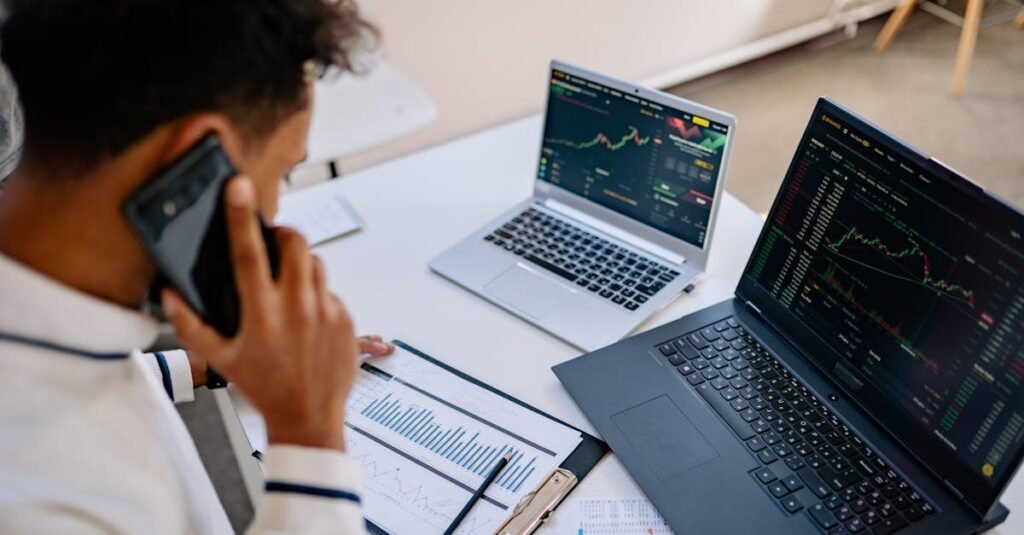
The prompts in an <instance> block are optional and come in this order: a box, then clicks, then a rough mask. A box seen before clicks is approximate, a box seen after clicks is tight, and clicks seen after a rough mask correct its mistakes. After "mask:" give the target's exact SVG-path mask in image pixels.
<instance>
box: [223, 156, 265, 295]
mask: <svg viewBox="0 0 1024 535" xmlns="http://www.w3.org/2000/svg"><path fill="white" fill-rule="evenodd" d="M227 188H228V189H227V195H226V196H225V197H226V199H225V202H226V204H227V205H226V207H225V208H226V210H227V220H228V241H229V242H230V245H231V261H232V264H233V265H234V270H235V280H236V282H237V285H238V293H239V298H240V300H241V302H242V304H243V306H244V305H245V303H246V302H247V301H254V300H259V299H260V298H261V297H262V296H263V295H265V293H266V292H268V291H269V290H270V288H271V285H272V282H271V277H270V260H268V259H267V246H266V244H265V243H263V236H262V234H261V233H260V225H259V221H258V219H257V215H256V214H257V210H256V191H255V190H254V189H253V186H252V181H251V180H249V179H248V178H246V177H243V176H238V177H235V178H233V179H231V182H229V183H228V186H227Z"/></svg>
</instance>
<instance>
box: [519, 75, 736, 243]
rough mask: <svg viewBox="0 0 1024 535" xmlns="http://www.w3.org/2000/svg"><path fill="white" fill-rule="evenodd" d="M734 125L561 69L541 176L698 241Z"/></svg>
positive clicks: (547, 128)
mask: <svg viewBox="0 0 1024 535" xmlns="http://www.w3.org/2000/svg"><path fill="white" fill-rule="evenodd" d="M728 136H729V131H728V127H727V126H725V125H723V124H719V123H716V122H714V121H711V120H709V119H707V118H704V117H700V116H696V115H693V114H691V113H687V112H685V111H682V110H675V109H672V108H668V107H665V106H662V105H659V104H657V103H654V102H651V101H648V100H646V99H643V98H638V97H635V96H633V95H629V94H625V93H623V92H621V91H617V90H615V89H612V88H609V87H606V86H604V85H601V84H597V83H594V82H592V81H589V80H584V79H582V78H579V77H575V76H572V75H569V74H566V73H563V72H561V71H554V72H553V73H552V77H551V86H550V94H549V96H548V111H547V120H546V122H545V130H544V140H543V146H542V149H541V155H540V164H539V165H538V178H540V179H541V180H545V181H547V182H550V183H552V184H556V185H558V186H560V187H562V188H565V189H567V190H569V191H571V192H573V193H576V194H577V195H581V196H583V197H585V198H587V199H589V200H591V201H594V202H596V203H598V204H601V205H603V206H606V207H608V208H611V209H612V210H615V211H617V212H619V213H622V214H624V215H626V216H628V217H631V218H633V219H636V220H638V221H640V222H642V223H645V224H648V225H651V226H653V227H655V228H657V229H659V230H662V231H663V232H666V233H668V234H670V235H672V236H675V237H677V238H680V239H683V240H686V241H688V242H690V243H692V244H694V245H697V246H703V245H704V239H705V237H706V233H707V227H708V221H709V219H710V217H711V207H712V203H713V202H714V200H715V198H714V196H715V189H716V186H717V183H718V180H719V175H720V172H721V166H722V157H723V153H724V150H725V145H726V142H727V141H728Z"/></svg>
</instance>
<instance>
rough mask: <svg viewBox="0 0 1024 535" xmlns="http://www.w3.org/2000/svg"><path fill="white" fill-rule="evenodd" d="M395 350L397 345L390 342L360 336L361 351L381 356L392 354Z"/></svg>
mask: <svg viewBox="0 0 1024 535" xmlns="http://www.w3.org/2000/svg"><path fill="white" fill-rule="evenodd" d="M394 350H395V346H394V345H393V344H390V343H388V342H384V341H381V340H370V339H368V338H367V337H361V338H359V352H360V353H366V354H368V355H372V356H374V357H381V356H384V355H390V354H391V353H392V352H393V351H394Z"/></svg>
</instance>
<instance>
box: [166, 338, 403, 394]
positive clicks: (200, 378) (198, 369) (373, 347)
mask: <svg viewBox="0 0 1024 535" xmlns="http://www.w3.org/2000/svg"><path fill="white" fill-rule="evenodd" d="M359 352H360V353H362V354H363V355H369V356H371V357H383V356H386V355H390V354H392V353H394V352H395V345H394V344H392V343H391V342H385V341H384V339H383V338H381V337H379V336H376V335H369V336H360V337H359ZM185 354H186V355H188V367H189V369H190V370H191V371H192V387H193V388H199V387H201V386H206V371H207V370H209V369H210V366H209V364H207V362H206V359H204V358H203V356H202V355H200V354H199V353H198V352H196V351H186V352H185Z"/></svg>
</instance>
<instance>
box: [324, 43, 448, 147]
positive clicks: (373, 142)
mask: <svg viewBox="0 0 1024 535" xmlns="http://www.w3.org/2000/svg"><path fill="white" fill-rule="evenodd" d="M314 91H315V96H314V99H313V120H312V124H310V128H309V140H308V142H307V148H308V150H309V153H308V155H307V158H306V160H307V162H308V163H311V164H312V163H319V162H324V161H328V160H336V159H341V158H344V157H346V156H351V155H353V154H357V153H359V152H362V151H364V150H367V149H370V148H373V147H376V146H378V145H381V144H384V143H386V142H388V141H391V140H394V139H397V138H399V137H401V136H403V135H406V134H409V133H411V132H414V131H416V130H418V129H420V128H422V127H424V126H426V125H427V124H429V123H430V122H431V121H433V120H434V117H435V116H436V115H437V110H436V109H435V107H434V103H433V102H432V101H431V100H430V97H428V96H427V94H426V93H424V92H423V91H422V90H421V89H420V88H419V87H417V86H416V85H415V84H413V83H412V81H410V80H409V79H408V78H406V77H405V76H402V74H401V73H399V72H398V71H396V70H394V69H392V68H391V67H390V66H388V64H387V63H384V62H382V61H381V62H378V63H377V64H376V65H374V66H373V69H372V70H370V71H369V72H367V73H366V74H363V75H360V76H354V75H352V74H348V73H346V74H343V75H341V76H334V75H331V74H328V76H327V77H326V78H324V79H322V80H318V81H317V82H316V84H315V85H314Z"/></svg>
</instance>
